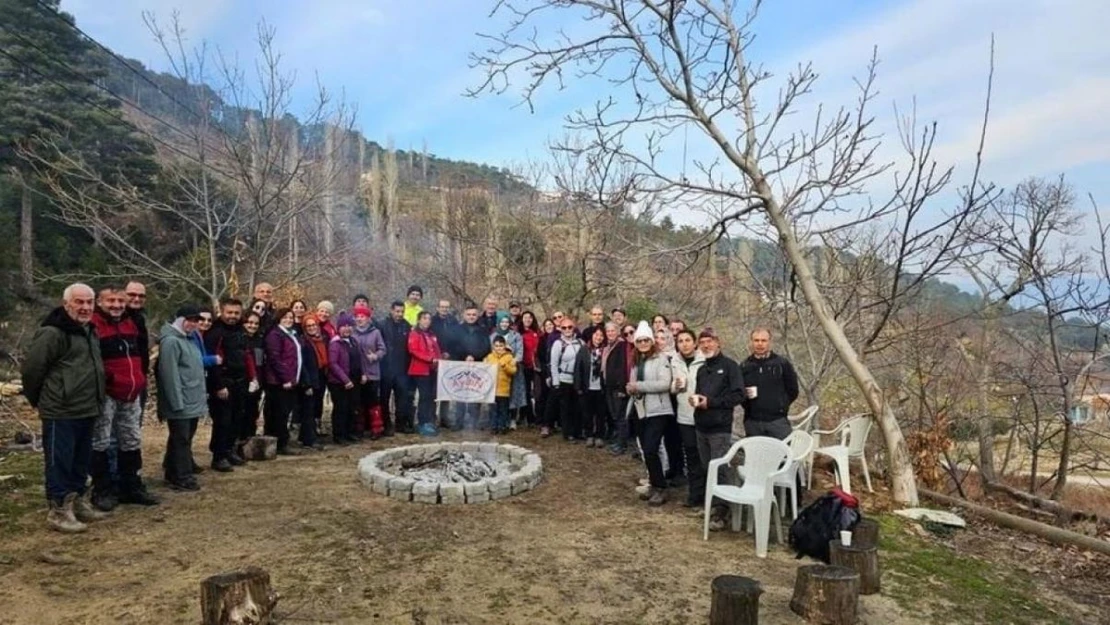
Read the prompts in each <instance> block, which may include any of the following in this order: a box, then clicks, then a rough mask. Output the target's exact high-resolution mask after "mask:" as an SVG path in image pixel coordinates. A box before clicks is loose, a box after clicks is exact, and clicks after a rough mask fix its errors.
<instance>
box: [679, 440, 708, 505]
mask: <svg viewBox="0 0 1110 625" xmlns="http://www.w3.org/2000/svg"><path fill="white" fill-rule="evenodd" d="M678 431H679V433H680V434H681V435H682V451H683V452H684V453H685V455H686V479H687V482H686V486H687V494H686V501H687V502H689V503H691V504H697V505H701V504H702V503H703V502H704V501H705V467H703V466H702V464H701V456H700V455H699V454H698V435H697V431H696V430H695V429H694V426H692V425H683V424H681V423H680V424H678Z"/></svg>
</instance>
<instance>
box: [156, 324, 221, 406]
mask: <svg viewBox="0 0 1110 625" xmlns="http://www.w3.org/2000/svg"><path fill="white" fill-rule="evenodd" d="M158 346H159V347H158V365H157V369H156V371H157V376H158V418H159V419H161V420H163V421H164V420H166V419H196V418H198V417H203V416H204V413H205V412H206V411H207V410H208V394H207V392H206V391H205V388H204V362H203V361H202V360H201V357H200V350H199V349H197V346H196V344H195V343H194V342H193V341H192V340H190V339H189V337H188V336H186V335H185V334H184V333H182V332H181V330H178V329H177V328H175V327H173V325H172V324H169V323H167V324H165V325H164V326H162V334H161V336H160V337H159V340H158Z"/></svg>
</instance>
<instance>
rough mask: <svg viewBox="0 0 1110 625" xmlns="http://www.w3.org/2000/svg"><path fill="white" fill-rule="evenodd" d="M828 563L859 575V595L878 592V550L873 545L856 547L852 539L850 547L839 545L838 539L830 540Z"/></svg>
mask: <svg viewBox="0 0 1110 625" xmlns="http://www.w3.org/2000/svg"><path fill="white" fill-rule="evenodd" d="M829 561H830V563H831V564H832V565H833V566H843V567H844V568H848V569H852V570H853V571H855V572H856V573H859V594H861V595H873V594H875V593H877V592H879V548H878V547H876V546H875V545H867V544H863V545H857V544H856V543H855V538H854V537H853V539H852V545H851V546H850V547H845V546H844V545H841V544H840V540H839V539H837V540H830V541H829Z"/></svg>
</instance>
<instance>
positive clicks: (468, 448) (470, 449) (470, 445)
mask: <svg viewBox="0 0 1110 625" xmlns="http://www.w3.org/2000/svg"><path fill="white" fill-rule="evenodd" d="M481 445H482V444H481V443H475V442H466V443H462V444H460V445H459V451H465V452H467V453H471V454H475V453H478V450H479V449H481Z"/></svg>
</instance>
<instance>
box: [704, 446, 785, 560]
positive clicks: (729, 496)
mask: <svg viewBox="0 0 1110 625" xmlns="http://www.w3.org/2000/svg"><path fill="white" fill-rule="evenodd" d="M740 450H744V465H743V468H742V472H743V475H744V478H743V479H744V485H743V486H732V485H731V484H718V483H717V474H718V470H719V469H720V468H721V467H728V464H729V462H731V461H732V458H733V457H734V456H735V455H736V453H737V452H739V451H740ZM790 465H791V462H790V447H788V446H787V445H786V443H784V442H782V441H780V440H778V439H776V438H770V437H767V436H750V437H747V438H743V439H741V440H739V441H737V442H736V443H735V444H734V445H733V446H732V448H731V449H729V450H728V453H727V454H725V455H724V456H723V457H721V458H718V459H716V460H713V461H711V462H710V463H709V475H707V476H706V484H705V527H704V528H703V539H704V540H709V513H710V510H711V509H712V507H713V498H714V497H717V498H719V499H721V500H723V501H727V502H728V503H729V504H731V508H732V511H731V512H732V529H733V531H739V530H740V512H741V510H742V507H743V506H749V507H751V509H752V517H754V518H753V519H750V520H749V527H751V526H752V525H753V524H754V530H755V555H757V556H759V557H760V558H766V557H767V539H768V534H769V533H770V529H771V528H770V525H771V516H772V515H771V511H772V508H775V510H776V512H777V509H778V502H777V501H776V500H775V480H776V479H778V477H779V476H781V475H783V474H784V473H785V472H787V471H789V470H790V468H791V466H790ZM740 472H741V471H738V472H737V473H738V474H739V473H740ZM774 518H775V529H776V531H777V535H778V539H779V542H780V543H781V542H782V522H781V520H780V519H779V515H778V514H775V515H774Z"/></svg>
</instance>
